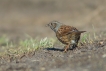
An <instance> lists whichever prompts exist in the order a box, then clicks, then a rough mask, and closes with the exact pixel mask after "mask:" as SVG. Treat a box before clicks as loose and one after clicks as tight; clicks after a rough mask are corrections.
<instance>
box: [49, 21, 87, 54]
mask: <svg viewBox="0 0 106 71" xmlns="http://www.w3.org/2000/svg"><path fill="white" fill-rule="evenodd" d="M47 26H49V27H50V28H51V29H52V30H53V31H54V32H55V34H56V37H57V39H58V40H59V41H60V42H61V43H63V44H65V47H64V52H67V51H68V50H69V48H70V47H71V49H72V50H73V49H74V48H76V47H77V45H78V41H79V40H80V36H81V33H84V32H86V31H79V30H78V29H76V28H75V27H73V26H68V25H64V24H62V23H60V22H58V21H52V22H50V23H49V24H47Z"/></svg>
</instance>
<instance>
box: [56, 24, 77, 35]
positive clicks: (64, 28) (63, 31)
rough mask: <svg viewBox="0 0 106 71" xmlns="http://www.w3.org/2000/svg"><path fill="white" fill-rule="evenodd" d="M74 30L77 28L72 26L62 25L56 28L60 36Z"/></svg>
mask: <svg viewBox="0 0 106 71" xmlns="http://www.w3.org/2000/svg"><path fill="white" fill-rule="evenodd" d="M75 32H78V30H77V29H76V28H75V27H72V26H66V25H62V26H61V27H60V28H59V29H58V33H59V34H60V35H61V36H64V35H68V34H72V33H75Z"/></svg>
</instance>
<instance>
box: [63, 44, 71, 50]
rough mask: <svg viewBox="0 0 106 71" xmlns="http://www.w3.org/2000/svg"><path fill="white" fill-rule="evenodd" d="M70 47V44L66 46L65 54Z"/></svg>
mask: <svg viewBox="0 0 106 71" xmlns="http://www.w3.org/2000/svg"><path fill="white" fill-rule="evenodd" d="M69 47H70V45H69V44H68V45H66V46H65V49H64V52H67V51H68V48H69Z"/></svg>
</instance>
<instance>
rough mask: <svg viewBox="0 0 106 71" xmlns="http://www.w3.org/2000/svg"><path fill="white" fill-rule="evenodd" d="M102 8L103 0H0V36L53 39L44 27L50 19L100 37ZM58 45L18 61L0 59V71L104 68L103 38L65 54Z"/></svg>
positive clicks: (105, 24) (105, 15)
mask: <svg viewBox="0 0 106 71" xmlns="http://www.w3.org/2000/svg"><path fill="white" fill-rule="evenodd" d="M105 7H106V0H67V1H65V0H61V1H57V0H50V1H49V0H45V1H43V0H41V1H39V0H19V1H18V0H7V1H4V0H0V36H2V35H7V37H8V38H9V40H10V41H13V42H15V43H17V42H18V41H19V40H20V39H23V40H24V39H27V37H25V35H26V34H28V35H30V36H31V37H33V38H36V37H40V38H43V37H51V38H54V37H55V34H54V32H52V31H51V29H50V28H48V27H45V25H46V24H48V23H49V22H51V21H53V20H57V21H60V22H62V23H64V24H66V25H71V26H74V27H76V28H78V29H79V30H84V31H87V32H89V33H90V34H92V33H96V35H97V36H100V35H102V34H101V32H103V34H106V8H105ZM93 27H94V28H93ZM58 45H59V44H58ZM58 45H57V46H54V47H52V48H45V49H39V50H36V51H35V54H34V55H33V56H31V57H30V56H26V57H24V58H22V59H21V60H19V61H12V62H8V61H5V60H1V61H0V71H106V38H105V37H101V38H100V39H99V40H96V41H95V42H94V43H93V44H86V45H82V46H80V48H78V50H76V51H72V50H69V51H68V52H67V53H64V52H62V51H63V50H62V49H63V47H64V46H58Z"/></svg>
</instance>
